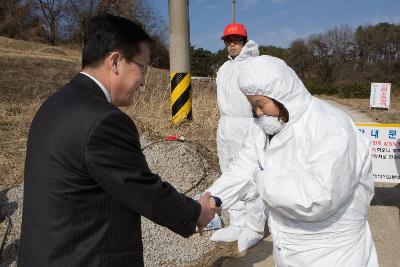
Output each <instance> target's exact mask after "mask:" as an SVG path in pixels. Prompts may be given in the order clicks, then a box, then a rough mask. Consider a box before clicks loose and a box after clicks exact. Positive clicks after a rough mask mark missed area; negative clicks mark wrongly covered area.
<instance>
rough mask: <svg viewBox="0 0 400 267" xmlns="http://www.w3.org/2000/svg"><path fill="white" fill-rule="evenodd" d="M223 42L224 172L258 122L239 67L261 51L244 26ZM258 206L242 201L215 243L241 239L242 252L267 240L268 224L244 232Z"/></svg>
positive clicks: (229, 30) (220, 138) (220, 134)
mask: <svg viewBox="0 0 400 267" xmlns="http://www.w3.org/2000/svg"><path fill="white" fill-rule="evenodd" d="M221 39H222V40H223V41H224V44H225V47H226V49H227V51H228V54H229V56H228V60H227V61H226V62H225V63H224V64H223V65H222V66H221V67H220V69H219V70H218V73H217V100H218V108H219V112H220V120H219V124H218V130H217V150H218V158H219V165H220V168H221V172H222V173H223V172H224V171H226V170H227V169H228V166H229V164H230V163H231V162H232V161H233V159H234V158H235V155H236V154H237V152H238V151H239V150H240V148H241V146H242V143H243V141H244V140H245V138H246V136H247V131H248V129H249V128H250V127H251V125H252V124H254V123H255V121H254V118H253V114H252V112H251V106H250V104H249V102H248V101H247V99H246V97H245V96H244V94H243V93H242V92H241V91H240V90H239V87H238V74H239V73H238V64H239V63H241V62H243V61H245V60H247V59H248V58H250V57H256V56H258V55H259V52H258V45H257V44H256V43H255V42H254V41H252V40H249V41H248V40H247V31H246V28H245V27H244V25H243V24H240V23H230V24H228V25H227V26H226V27H225V29H224V33H223V35H222V37H221ZM226 190H229V188H226ZM254 205H255V200H254V201H248V202H246V204H245V202H241V201H239V202H237V203H236V204H235V205H233V206H232V207H231V208H230V209H229V210H228V212H229V218H230V225H229V227H227V228H223V229H221V230H218V231H217V232H215V233H214V235H213V236H212V237H211V240H213V241H224V242H232V241H236V240H238V248H239V251H243V250H245V249H247V248H248V247H251V246H253V245H254V244H256V243H258V242H259V241H260V240H261V239H262V238H263V234H264V233H263V232H264V222H261V223H260V222H259V223H258V224H259V225H260V227H257V229H253V230H250V229H247V230H246V231H243V230H244V229H245V228H246V225H254V223H252V222H249V220H251V219H250V218H251V216H250V217H249V216H246V214H248V212H247V211H248V210H253V212H252V213H253V215H254V213H255V214H260V215H262V214H264V208H263V207H260V208H257V207H254ZM257 217H259V216H257ZM264 217H265V216H264ZM246 221H247V222H246ZM264 221H265V219H264ZM261 225H262V226H261ZM247 228H248V227H247ZM253 228H254V227H253ZM255 230H257V231H255ZM240 236H241V237H240Z"/></svg>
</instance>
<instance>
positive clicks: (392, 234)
mask: <svg viewBox="0 0 400 267" xmlns="http://www.w3.org/2000/svg"><path fill="white" fill-rule="evenodd" d="M325 101H326V102H328V103H329V104H331V105H334V106H336V107H338V108H339V109H341V110H343V111H344V112H346V113H347V114H348V115H349V116H350V117H351V118H352V119H353V121H354V122H373V121H374V120H373V119H372V118H370V117H369V116H368V115H367V114H365V113H362V112H359V111H358V110H356V109H353V108H350V107H347V106H344V105H341V104H338V103H336V102H334V101H332V100H325ZM399 208H400V185H397V184H385V183H375V196H374V198H373V200H372V203H371V207H370V209H369V212H368V221H369V224H370V227H371V231H372V235H373V238H374V242H375V247H376V250H377V253H378V258H379V263H380V266H381V267H400V252H399V249H400V245H399V244H400V218H399V217H400V213H399ZM221 266H222V267H250V266H254V267H261V266H262V267H274V266H275V264H274V260H273V256H272V238H271V236H270V235H269V236H267V237H266V238H265V239H264V240H263V241H262V242H260V243H259V244H258V245H257V246H255V247H253V248H251V249H248V250H247V251H245V252H242V253H237V254H235V255H234V256H232V257H228V258H226V259H225V260H224V261H223V263H222V265H221Z"/></svg>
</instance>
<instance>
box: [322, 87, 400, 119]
mask: <svg viewBox="0 0 400 267" xmlns="http://www.w3.org/2000/svg"><path fill="white" fill-rule="evenodd" d="M321 98H325V99H331V100H333V101H335V102H338V103H340V104H343V105H346V106H349V107H353V108H356V109H358V110H360V111H361V112H364V113H366V114H367V115H368V116H370V117H371V118H372V119H374V120H375V121H376V122H380V123H400V94H396V93H394V94H392V96H391V101H390V102H391V104H390V109H389V110H379V109H370V108H369V99H347V98H338V97H334V96H321Z"/></svg>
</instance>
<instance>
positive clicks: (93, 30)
mask: <svg viewBox="0 0 400 267" xmlns="http://www.w3.org/2000/svg"><path fill="white" fill-rule="evenodd" d="M142 42H147V43H148V44H149V45H150V44H151V43H152V42H153V40H152V38H151V37H150V36H149V35H148V34H147V33H146V32H145V31H144V30H143V28H142V27H141V26H140V25H139V24H138V23H136V22H133V21H132V20H129V19H127V18H123V17H118V16H113V15H108V14H107V15H100V16H96V17H93V18H92V19H90V21H89V23H88V26H87V28H86V32H85V37H84V41H83V50H82V68H84V67H88V66H89V67H97V66H98V65H99V64H100V62H101V61H102V60H103V59H104V58H105V57H107V55H108V54H109V53H110V52H114V51H119V52H121V53H122V54H123V55H124V57H125V58H127V59H131V58H132V57H134V56H135V55H137V54H138V53H140V46H139V44H140V43H142Z"/></svg>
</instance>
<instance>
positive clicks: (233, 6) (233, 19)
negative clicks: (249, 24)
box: [232, 0, 236, 22]
mask: <svg viewBox="0 0 400 267" xmlns="http://www.w3.org/2000/svg"><path fill="white" fill-rule="evenodd" d="M235 5H236V1H235V0H232V22H235Z"/></svg>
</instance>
